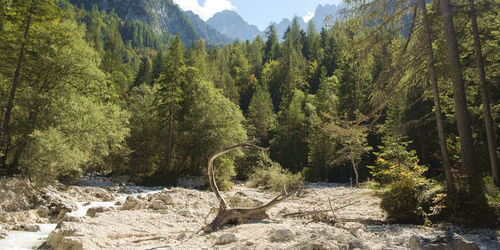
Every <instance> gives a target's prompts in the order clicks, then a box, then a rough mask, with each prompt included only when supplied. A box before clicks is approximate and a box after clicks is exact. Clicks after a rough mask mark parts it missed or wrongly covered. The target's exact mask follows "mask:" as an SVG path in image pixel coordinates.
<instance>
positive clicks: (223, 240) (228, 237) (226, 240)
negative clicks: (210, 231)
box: [215, 233, 237, 245]
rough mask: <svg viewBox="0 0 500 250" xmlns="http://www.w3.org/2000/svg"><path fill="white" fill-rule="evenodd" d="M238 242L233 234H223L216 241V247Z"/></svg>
mask: <svg viewBox="0 0 500 250" xmlns="http://www.w3.org/2000/svg"><path fill="white" fill-rule="evenodd" d="M236 241H237V237H236V235H235V234H233V233H227V234H223V235H221V236H219V237H217V238H216V239H215V244H216V245H225V244H230V243H233V242H236Z"/></svg>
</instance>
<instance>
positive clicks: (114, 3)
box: [70, 0, 231, 44]
mask: <svg viewBox="0 0 500 250" xmlns="http://www.w3.org/2000/svg"><path fill="white" fill-rule="evenodd" d="M70 1H71V3H73V4H74V5H76V6H82V5H83V6H84V7H85V8H86V9H87V10H91V9H92V8H93V6H94V5H95V6H97V7H98V9H99V10H106V11H114V12H116V14H117V15H118V16H119V17H121V18H123V19H129V20H139V21H142V22H144V23H146V24H149V25H150V26H152V27H153V29H154V30H155V31H156V32H158V33H160V34H164V33H168V34H172V35H177V34H180V36H181V39H182V41H183V42H184V43H185V44H191V43H192V42H193V41H196V40H198V39H200V38H203V39H204V40H207V41H209V42H212V43H218V44H220V43H228V42H230V41H231V39H230V38H228V37H226V36H224V35H222V34H220V33H219V32H218V31H216V30H215V29H212V28H211V27H209V26H208V25H207V24H206V23H204V22H203V21H202V20H201V19H200V20H198V19H199V17H198V19H197V18H196V17H195V16H193V15H190V14H189V13H188V14H186V13H184V11H182V10H181V9H180V8H179V6H178V5H176V4H175V3H173V2H172V0H70Z"/></svg>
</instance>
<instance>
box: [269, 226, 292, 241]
mask: <svg viewBox="0 0 500 250" xmlns="http://www.w3.org/2000/svg"><path fill="white" fill-rule="evenodd" d="M293 238H295V233H294V232H293V231H292V230H291V229H273V230H272V231H271V234H270V235H269V239H270V240H271V241H272V242H283V241H290V240H291V239H293Z"/></svg>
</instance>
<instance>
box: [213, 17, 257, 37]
mask: <svg viewBox="0 0 500 250" xmlns="http://www.w3.org/2000/svg"><path fill="white" fill-rule="evenodd" d="M207 24H208V25H210V26H212V27H214V28H215V29H216V30H218V31H219V32H220V33H222V34H224V35H226V36H228V37H230V38H232V39H240V40H243V41H245V40H253V39H254V38H255V37H256V36H257V35H260V36H262V35H263V33H262V32H261V31H260V30H259V28H257V26H255V25H250V24H248V23H247V22H246V21H245V20H243V18H242V17H241V16H240V15H238V13H236V12H234V11H230V10H225V11H222V12H219V13H217V14H215V15H214V16H213V17H211V18H210V19H208V20H207Z"/></svg>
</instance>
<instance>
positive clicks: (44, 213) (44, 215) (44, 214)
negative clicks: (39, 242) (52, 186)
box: [36, 208, 50, 218]
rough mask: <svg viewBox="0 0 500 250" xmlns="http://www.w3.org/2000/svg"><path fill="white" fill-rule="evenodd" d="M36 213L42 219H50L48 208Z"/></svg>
mask: <svg viewBox="0 0 500 250" xmlns="http://www.w3.org/2000/svg"><path fill="white" fill-rule="evenodd" d="M36 213H37V214H38V216H39V217H40V218H47V217H49V213H50V210H49V209H47V208H42V209H38V210H36Z"/></svg>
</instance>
